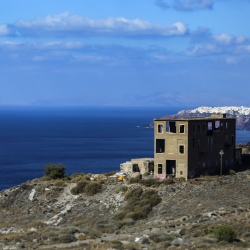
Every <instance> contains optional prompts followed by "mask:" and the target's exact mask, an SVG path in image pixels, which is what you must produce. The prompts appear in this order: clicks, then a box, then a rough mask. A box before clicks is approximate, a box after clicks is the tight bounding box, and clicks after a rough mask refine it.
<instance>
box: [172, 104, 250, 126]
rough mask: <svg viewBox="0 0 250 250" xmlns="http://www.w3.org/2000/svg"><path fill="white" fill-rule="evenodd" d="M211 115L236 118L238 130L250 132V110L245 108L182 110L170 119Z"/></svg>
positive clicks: (227, 107) (225, 107)
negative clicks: (224, 115)
mask: <svg viewBox="0 0 250 250" xmlns="http://www.w3.org/2000/svg"><path fill="white" fill-rule="evenodd" d="M211 114H227V117H235V118H236V126H237V129H245V130H250V119H249V118H250V108H249V107H243V106H241V107H237V106H223V107H199V108H196V109H192V110H191V109H190V110H181V111H179V112H178V113H177V114H175V115H172V116H170V117H172V118H174V117H176V118H180V117H183V118H184V117H185V118H186V117H204V116H210V115H211Z"/></svg>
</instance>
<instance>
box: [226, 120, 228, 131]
mask: <svg viewBox="0 0 250 250" xmlns="http://www.w3.org/2000/svg"><path fill="white" fill-rule="evenodd" d="M227 130H228V123H227V122H226V131H227Z"/></svg>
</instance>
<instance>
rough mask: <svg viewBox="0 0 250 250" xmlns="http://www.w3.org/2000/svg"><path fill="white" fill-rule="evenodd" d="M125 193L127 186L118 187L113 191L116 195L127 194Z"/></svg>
mask: <svg viewBox="0 0 250 250" xmlns="http://www.w3.org/2000/svg"><path fill="white" fill-rule="evenodd" d="M127 191H128V187H127V186H124V185H122V186H120V187H118V188H117V189H116V190H115V192H116V193H119V192H123V193H125V192H127Z"/></svg>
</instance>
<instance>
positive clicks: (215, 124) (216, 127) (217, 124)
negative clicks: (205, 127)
mask: <svg viewBox="0 0 250 250" xmlns="http://www.w3.org/2000/svg"><path fill="white" fill-rule="evenodd" d="M214 129H215V130H218V129H220V121H215V123H214Z"/></svg>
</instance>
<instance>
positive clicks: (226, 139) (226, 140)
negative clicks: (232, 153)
mask: <svg viewBox="0 0 250 250" xmlns="http://www.w3.org/2000/svg"><path fill="white" fill-rule="evenodd" d="M225 144H226V145H228V144H229V143H228V135H226V138H225Z"/></svg>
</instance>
